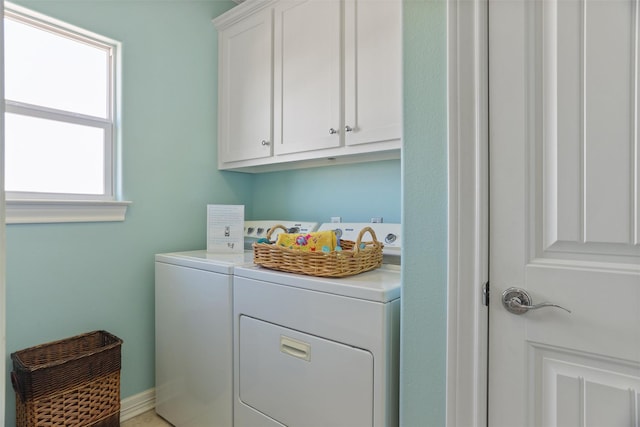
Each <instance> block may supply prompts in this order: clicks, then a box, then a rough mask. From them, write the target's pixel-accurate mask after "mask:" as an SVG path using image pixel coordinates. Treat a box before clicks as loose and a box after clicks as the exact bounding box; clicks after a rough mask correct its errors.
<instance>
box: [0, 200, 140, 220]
mask: <svg viewBox="0 0 640 427" xmlns="http://www.w3.org/2000/svg"><path fill="white" fill-rule="evenodd" d="M130 204H131V202H126V201H104V200H7V201H6V220H7V224H33V223H51V222H106V221H124V218H125V215H126V213H127V207H128V206H129V205H130Z"/></svg>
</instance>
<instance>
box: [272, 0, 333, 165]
mask: <svg viewBox="0 0 640 427" xmlns="http://www.w3.org/2000/svg"><path fill="white" fill-rule="evenodd" d="M340 13H341V2H340V1H339V0H307V1H284V2H281V3H278V4H277V5H276V7H275V17H274V19H275V49H274V52H275V58H276V63H275V67H274V69H275V77H276V79H275V82H274V92H275V98H276V99H275V111H274V118H275V122H274V128H275V138H276V141H275V146H274V152H275V154H276V155H277V154H288V153H298V152H303V151H309V150H318V149H322V148H331V147H338V146H340V145H341V135H342V132H341V131H340V128H341V120H340V119H341V116H342V112H341V111H340V110H341V106H340V104H341V102H340V93H341V88H340V73H341V63H340V52H341V40H340V37H341V26H340V18H341V17H340Z"/></svg>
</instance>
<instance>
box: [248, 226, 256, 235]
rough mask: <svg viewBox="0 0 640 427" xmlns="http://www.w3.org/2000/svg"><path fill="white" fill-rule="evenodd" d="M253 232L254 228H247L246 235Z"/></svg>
mask: <svg viewBox="0 0 640 427" xmlns="http://www.w3.org/2000/svg"><path fill="white" fill-rule="evenodd" d="M254 230H255V228H253V227H249V228H247V234H251V233H253V232H254Z"/></svg>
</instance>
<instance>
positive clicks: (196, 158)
mask: <svg viewBox="0 0 640 427" xmlns="http://www.w3.org/2000/svg"><path fill="white" fill-rule="evenodd" d="M444 1H445V0H405V3H404V5H405V12H404V15H405V23H404V25H405V29H404V36H405V37H404V39H405V40H404V56H405V60H404V68H405V70H404V79H405V93H404V95H405V102H404V109H405V112H404V114H405V137H404V148H403V150H404V151H403V160H402V161H397V160H395V161H394V160H391V161H381V162H374V163H367V164H356V165H342V166H333V167H326V168H312V169H304V170H296V171H287V172H272V173H265V174H259V175H247V174H242V173H236V172H218V171H216V164H217V162H216V157H217V156H216V148H215V143H214V141H215V135H216V127H215V125H216V120H215V117H216V101H215V100H216V97H217V88H216V84H217V69H216V66H217V63H216V57H217V53H216V52H217V37H216V33H215V28H214V27H213V25H212V24H211V21H210V20H211V18H212V17H215V16H217V15H219V14H220V13H222V12H224V11H225V10H227V9H229V8H230V7H232V6H233V4H232V3H231V2H229V1H219V0H209V1H196V0H162V1H159V0H158V1H152V0H110V1H106V0H16V1H15V2H16V3H19V4H21V5H24V6H26V7H29V8H31V9H34V10H37V11H40V12H42V13H46V14H48V15H51V16H53V17H56V18H58V19H62V20H64V21H67V22H69V23H72V24H74V25H77V26H80V27H83V28H86V29H88V30H91V31H94V32H97V33H100V34H103V35H105V36H107V37H110V38H113V39H116V40H119V41H121V42H122V43H123V79H124V80H123V90H122V92H123V99H122V106H123V118H122V158H123V193H124V198H125V199H126V200H131V201H133V205H132V206H131V207H130V209H129V212H128V214H127V219H126V221H124V222H121V223H90V224H42V225H9V226H8V227H7V350H8V352H12V351H16V350H18V349H21V348H25V347H28V346H32V345H35V344H38V343H41V342H46V341H50V340H53V339H58V338H62V337H65V336H70V335H73V334H76V333H81V332H84V331H89V330H93V329H99V328H100V329H107V330H109V331H111V332H113V333H114V334H116V335H118V336H119V337H121V338H123V340H124V346H123V368H122V397H123V398H125V397H128V396H131V395H134V394H137V393H140V392H142V391H145V390H147V389H149V388H151V387H153V386H154V374H153V370H154V365H153V346H154V337H153V335H154V327H153V317H154V312H153V280H154V277H153V254H155V253H158V252H166V251H177V250H188V249H194V248H202V247H204V246H205V234H206V231H205V212H206V210H205V209H206V208H205V206H206V204H207V203H240V204H245V205H246V216H247V218H248V219H259V218H270V219H306V220H315V221H319V222H326V221H329V218H330V217H331V216H342V217H343V220H344V221H368V220H369V218H370V217H372V216H382V217H383V218H384V220H385V222H400V221H402V222H403V223H404V226H405V229H406V233H405V236H404V242H405V251H404V258H403V314H402V355H401V362H402V368H401V369H402V374H401V382H402V384H401V396H402V397H401V400H402V401H401V420H402V425H403V426H406V427H422V426H425V427H426V426H441V425H444V424H445V421H444V420H445V418H444V416H445V382H444V372H445V351H446V346H445V337H446V335H445V334H446V321H445V308H446V236H447V232H446V202H447V199H446V198H447V187H446V173H447V171H446V161H447V159H446V76H445V65H446V56H445V53H446V52H445V24H446V8H445V3H444ZM7 359H8V356H7ZM13 406H14V397H13V391H12V390H11V387H10V385H8V386H7V421H6V425H7V426H12V425H13V417H14V414H13Z"/></svg>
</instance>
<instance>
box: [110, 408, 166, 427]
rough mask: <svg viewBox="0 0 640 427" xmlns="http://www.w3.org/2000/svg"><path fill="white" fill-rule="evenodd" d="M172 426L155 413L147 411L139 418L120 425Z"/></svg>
mask: <svg viewBox="0 0 640 427" xmlns="http://www.w3.org/2000/svg"><path fill="white" fill-rule="evenodd" d="M167 426H169V427H170V426H171V424H169V423H168V422H166V421H165V420H163V419H162V418H160V417H159V416H158V415H156V413H155V411H153V410H151V411H147V412H145V413H144V414H140V415H138V416H137V417H134V418H131V419H130V420H127V421H125V422H123V423H122V424H120V427H167Z"/></svg>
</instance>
